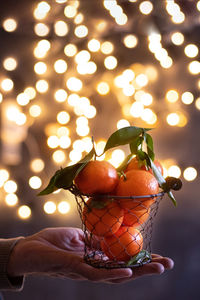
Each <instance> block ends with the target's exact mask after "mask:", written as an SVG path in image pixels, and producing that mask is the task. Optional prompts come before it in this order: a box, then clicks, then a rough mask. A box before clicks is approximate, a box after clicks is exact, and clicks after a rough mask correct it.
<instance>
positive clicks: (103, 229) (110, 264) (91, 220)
mask: <svg viewBox="0 0 200 300" xmlns="http://www.w3.org/2000/svg"><path fill="white" fill-rule="evenodd" d="M71 192H72V193H73V194H74V195H75V198H76V202H77V208H78V212H79V215H80V218H81V223H82V230H83V232H84V242H85V249H84V259H85V261H86V262H87V263H88V264H90V265H92V266H93V267H97V268H109V269H110V268H121V267H137V266H141V265H143V264H145V263H148V262H150V261H151V256H149V258H148V259H145V260H141V261H137V262H132V263H130V260H131V259H132V257H133V256H134V255H136V254H138V253H139V252H140V251H141V250H145V251H147V253H151V241H152V234H153V223H154V219H155V216H156V214H157V211H158V207H159V203H160V201H161V199H162V198H163V195H164V193H159V194H155V195H146V196H130V197H129V196H128V197H126V196H123V197H121V196H113V195H92V196H91V195H82V194H81V193H80V192H79V191H78V190H77V189H76V187H75V186H73V187H72V189H71ZM91 204H92V205H91ZM94 204H95V205H94ZM101 204H103V205H102V206H101ZM127 262H129V263H127Z"/></svg>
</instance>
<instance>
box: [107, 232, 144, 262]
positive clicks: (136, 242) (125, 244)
mask: <svg viewBox="0 0 200 300" xmlns="http://www.w3.org/2000/svg"><path fill="white" fill-rule="evenodd" d="M142 247H143V237H142V234H141V233H140V231H139V230H138V229H136V228H135V227H127V226H121V227H120V229H119V230H118V231H117V232H116V233H115V234H113V235H112V236H108V237H104V238H103V239H102V241H101V249H102V251H103V252H104V253H105V254H106V255H107V256H108V257H109V258H110V259H111V260H117V261H128V260H129V259H130V258H131V257H132V256H134V255H136V254H138V253H139V252H140V251H141V250H142Z"/></svg>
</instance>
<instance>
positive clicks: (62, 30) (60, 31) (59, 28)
mask: <svg viewBox="0 0 200 300" xmlns="http://www.w3.org/2000/svg"><path fill="white" fill-rule="evenodd" d="M54 31H55V34H57V35H58V36H65V35H67V34H68V31H69V28H68V25H67V23H65V22H64V21H61V20H60V21H57V22H56V23H55V24H54Z"/></svg>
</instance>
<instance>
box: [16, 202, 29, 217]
mask: <svg viewBox="0 0 200 300" xmlns="http://www.w3.org/2000/svg"><path fill="white" fill-rule="evenodd" d="M18 215H19V217H20V218H21V219H28V218H30V216H31V209H30V207H29V206H28V205H22V206H20V207H19V208H18Z"/></svg>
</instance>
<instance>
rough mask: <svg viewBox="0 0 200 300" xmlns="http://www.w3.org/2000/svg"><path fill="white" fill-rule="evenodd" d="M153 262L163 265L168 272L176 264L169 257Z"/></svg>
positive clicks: (158, 258)
mask: <svg viewBox="0 0 200 300" xmlns="http://www.w3.org/2000/svg"><path fill="white" fill-rule="evenodd" d="M152 261H153V262H157V263H160V264H162V265H163V266H164V268H165V269H167V270H171V269H173V267H174V262H173V260H172V259H171V258H169V257H155V258H153V260H152Z"/></svg>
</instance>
